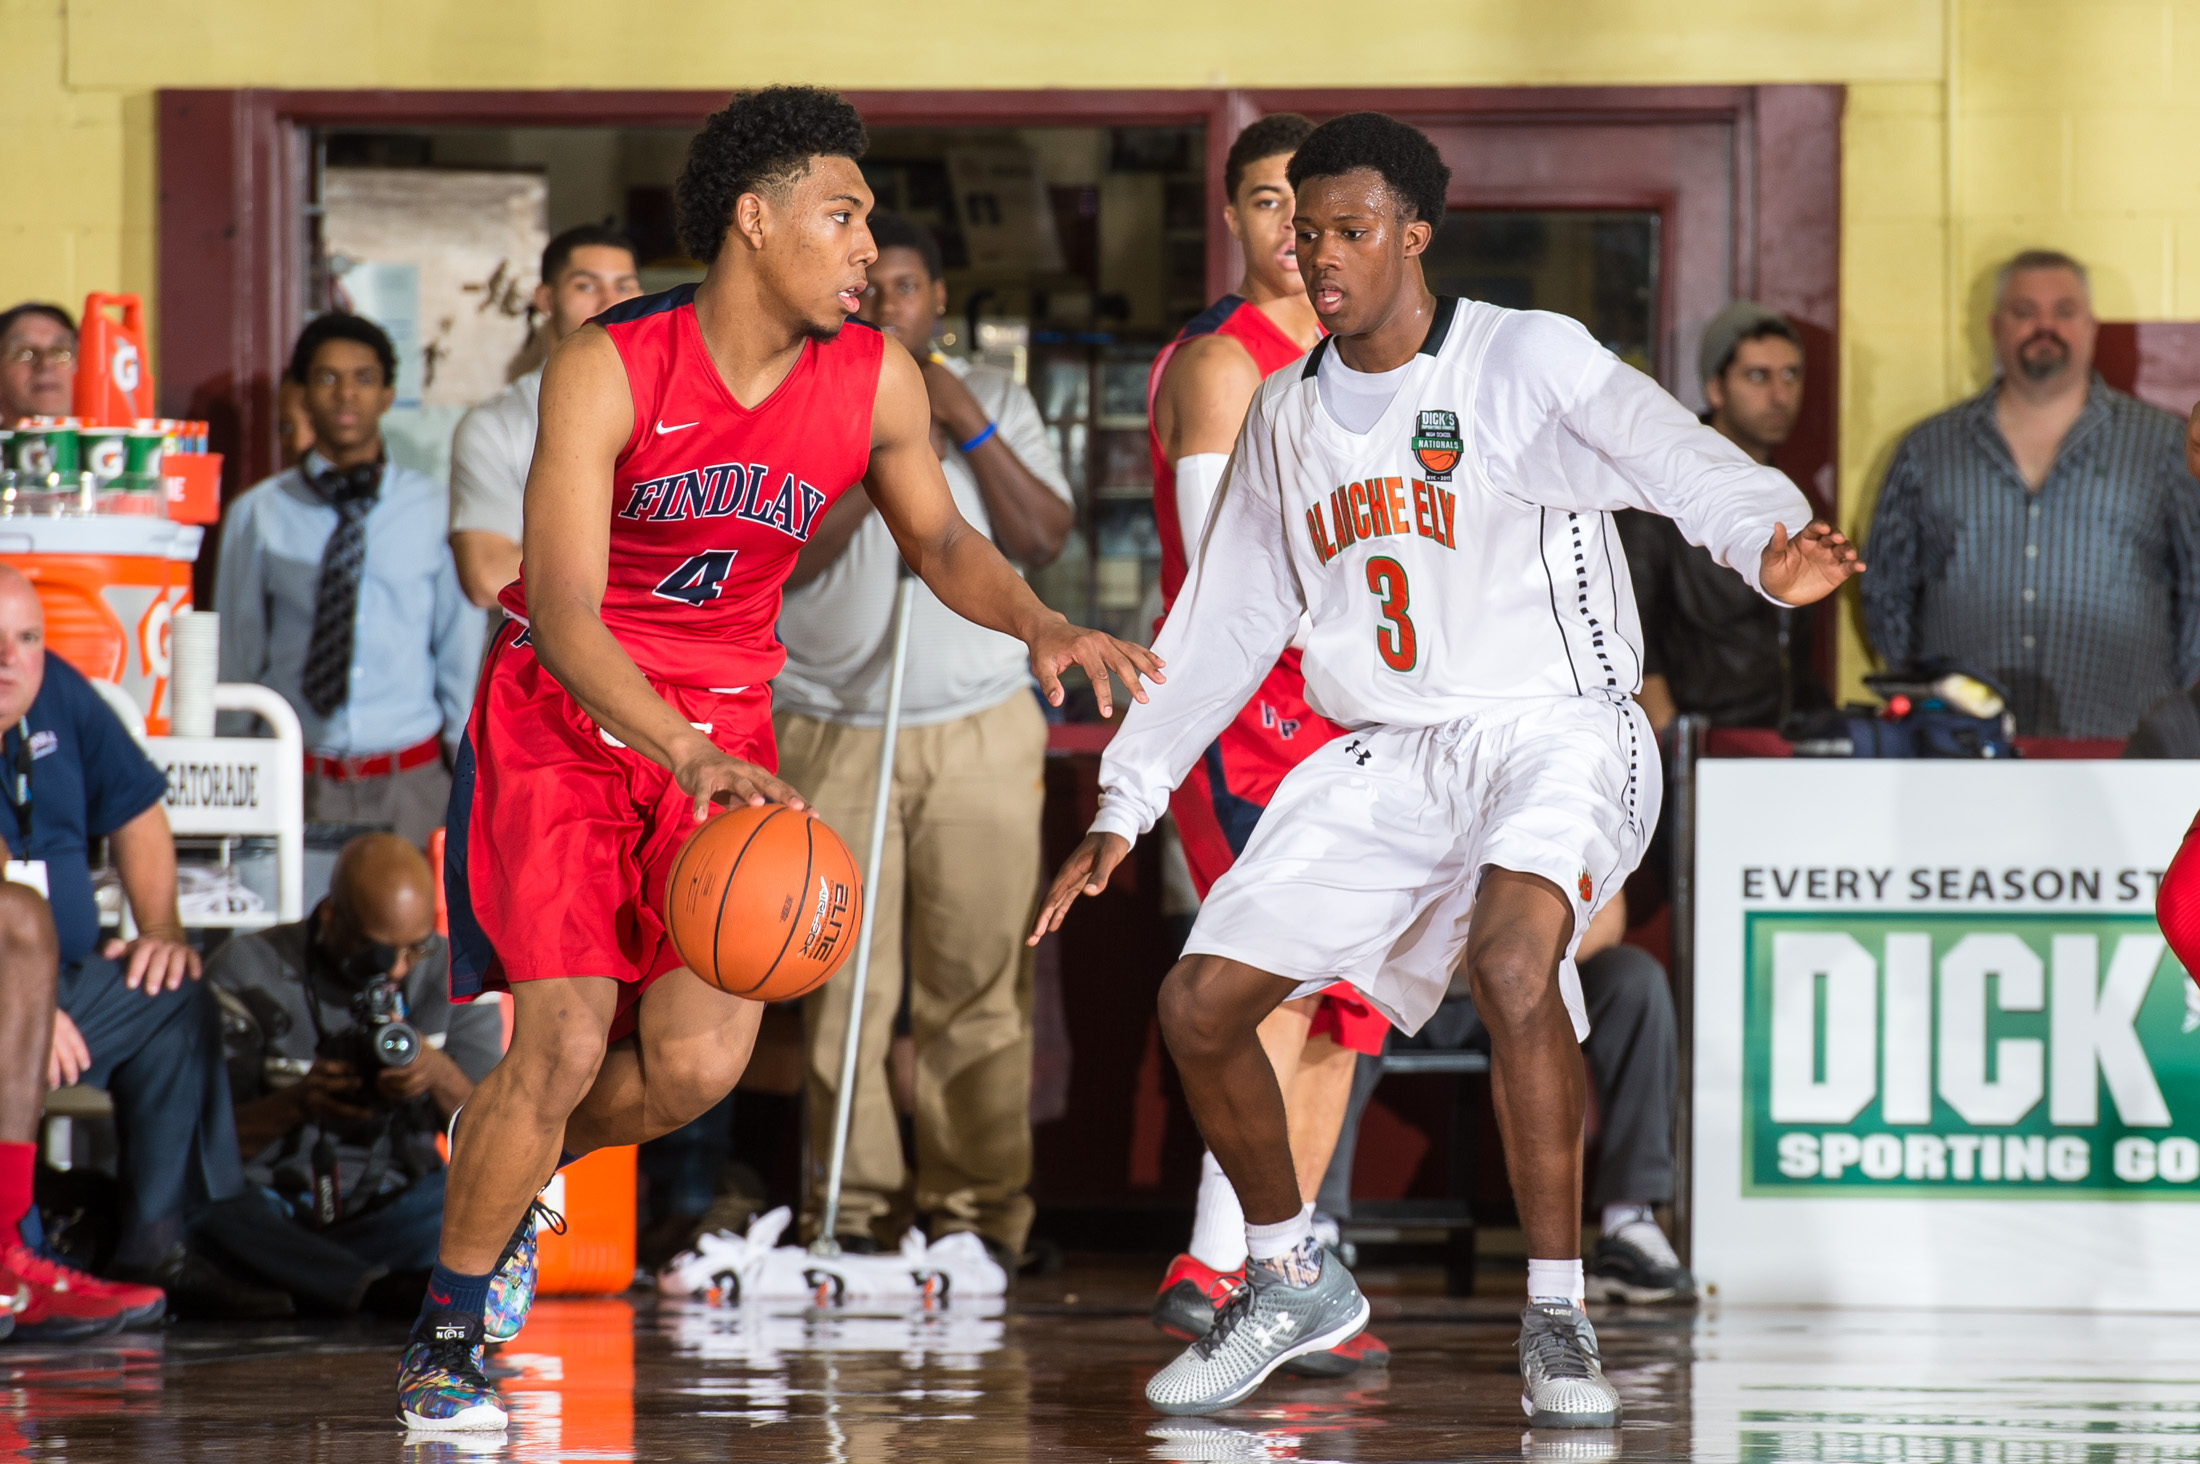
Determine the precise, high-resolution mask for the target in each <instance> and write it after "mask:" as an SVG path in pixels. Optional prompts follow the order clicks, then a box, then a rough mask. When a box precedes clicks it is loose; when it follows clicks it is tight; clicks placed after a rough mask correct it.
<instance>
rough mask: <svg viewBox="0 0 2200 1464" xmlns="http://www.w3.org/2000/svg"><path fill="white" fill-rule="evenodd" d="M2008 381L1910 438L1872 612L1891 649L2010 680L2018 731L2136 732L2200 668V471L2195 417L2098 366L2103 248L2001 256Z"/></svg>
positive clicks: (1884, 519)
mask: <svg viewBox="0 0 2200 1464" xmlns="http://www.w3.org/2000/svg"><path fill="white" fill-rule="evenodd" d="M1991 325H1992V331H1993V340H1994V359H1995V365H1996V372H1995V378H1994V382H1993V384H1992V385H1991V386H1989V387H1987V389H1986V390H1985V391H1983V392H1981V393H1980V394H1979V395H1978V396H1976V397H1973V398H1972V399H1971V400H1970V401H1967V402H1963V403H1961V404H1959V405H1957V406H1955V407H1952V408H1950V409H1949V410H1947V411H1945V412H1943V413H1941V414H1940V415H1939V416H1937V417H1932V418H1929V419H1927V420H1926V421H1925V422H1923V423H1922V424H1920V425H1919V426H1918V427H1916V428H1915V429H1914V430H1912V431H1911V433H1910V434H1909V436H1907V437H1906V438H1904V439H1903V441H1902V444H1901V446H1900V447H1899V448H1897V449H1896V451H1895V455H1894V461H1893V463H1892V464H1891V465H1890V466H1889V467H1888V469H1887V481H1886V484H1885V486H1884V487H1882V488H1881V489H1880V493H1879V507H1878V509H1877V511H1876V512H1875V513H1874V515H1873V518H1872V526H1871V541H1870V545H1869V548H1868V549H1867V550H1866V558H1867V559H1868V560H1869V561H1870V563H1871V573H1870V574H1869V575H1866V576H1865V577H1864V583H1863V595H1864V616H1865V621H1866V624H1867V625H1868V627H1869V629H1870V631H1871V638H1872V642H1873V644H1874V646H1875V647H1876V648H1877V649H1878V651H1879V655H1880V657H1881V659H1882V660H1884V661H1885V662H1886V663H1887V664H1888V665H1889V666H1896V667H1898V666H1902V665H1904V664H1906V663H1909V662H1912V661H1915V660H1918V659H1921V658H1925V657H1950V658H1953V659H1955V660H1957V661H1961V662H1964V663H1966V664H1967V665H1969V666H1971V667H1973V668H1975V669H1977V670H1979V671H1983V672H1985V673H1986V674H1987V675H1989V676H1992V677H1994V678H1996V679H1997V680H1999V681H2000V682H2001V683H2002V685H2003V686H2004V687H2006V688H2007V689H2008V692H2009V699H2010V709H2011V710H2012V711H2013V712H2015V714H2016V719H2017V731H2018V732H2020V733H2024V734H2028V735H2031V736H2035V737H2076V738H2122V737H2126V736H2128V735H2130V733H2131V731H2132V728H2133V727H2134V726H2135V725H2137V723H2138V721H2139V719H2140V718H2141V717H2142V716H2143V715H2145V713H2146V711H2147V709H2148V708H2149V707H2151V706H2153V705H2154V704H2155V703H2156V702H2158V701H2160V700H2161V699H2162V698H2163V697H2164V696H2166V695H2168V694H2169V693H2170V692H2172V691H2176V690H2178V689H2180V688H2182V687H2184V686H2187V685H2189V684H2190V683H2191V682H2192V680H2193V678H2194V677H2195V676H2196V675H2200V484H2195V483H2194V481H2193V479H2192V476H2191V475H2190V474H2189V473H2187V472H2186V471H2185V465H2184V462H2183V460H2182V458H2181V456H2180V449H2181V445H2182V440H2183V432H2182V430H2181V425H2182V424H2180V423H2179V422H2178V421H2177V419H2176V418H2174V417H2172V416H2170V415H2169V414H2168V413H2166V412H2162V411H2157V410H2156V409H2155V408H2153V407H2150V406H2147V405H2146V404H2144V403H2143V402H2139V401H2137V400H2135V399H2133V398H2131V397H2128V396H2126V395H2124V394H2123V393H2122V392H2119V391H2114V390H2112V389H2110V387H2109V386H2108V385H2107V383H2105V382H2103V381H2102V380H2101V378H2100V377H2099V376H2098V375H2097V374H2095V372H2094V371H2093V343H2094V336H2095V333H2096V331H2097V330H2098V322H2097V321H2096V320H2095V319H2094V316H2093V306H2092V302H2091V298H2090V296H2089V294H2088V290H2087V283H2086V274H2085V267H2084V266H2083V265H2081V264H2079V263H2078V261H2076V260H2074V259H2072V258H2070V257H2069V256H2068V255H2065V254H2057V253H2053V252H2051V251H2047V250H2027V251H2026V252H2024V253H2022V254H2019V255H2017V256H2016V257H2015V258H2014V259H2012V260H2011V261H2010V262H2009V263H2008V264H2007V265H2005V266H2004V267H2003V268H2002V271H2001V276H2000V279H1999V281H1998V282H1997V287H1996V289H1995V294H1994V313H1993V316H1992V318H1991Z"/></svg>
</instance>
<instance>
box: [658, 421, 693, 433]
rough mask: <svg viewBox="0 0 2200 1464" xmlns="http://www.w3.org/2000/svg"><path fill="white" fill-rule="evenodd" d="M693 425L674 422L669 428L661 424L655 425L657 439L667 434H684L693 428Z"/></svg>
mask: <svg viewBox="0 0 2200 1464" xmlns="http://www.w3.org/2000/svg"><path fill="white" fill-rule="evenodd" d="M694 425H695V424H694V423H693V422H675V423H673V424H672V425H671V426H670V427H667V426H666V425H665V424H664V423H663V422H659V423H658V424H657V435H658V436H659V437H662V436H664V435H665V434H666V433H667V432H685V431H687V430H688V428H690V427H693V426H694Z"/></svg>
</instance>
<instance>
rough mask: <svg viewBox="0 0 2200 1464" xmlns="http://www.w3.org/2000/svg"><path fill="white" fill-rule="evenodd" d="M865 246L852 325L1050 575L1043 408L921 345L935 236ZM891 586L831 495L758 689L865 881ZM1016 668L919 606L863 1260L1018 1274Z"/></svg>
mask: <svg viewBox="0 0 2200 1464" xmlns="http://www.w3.org/2000/svg"><path fill="white" fill-rule="evenodd" d="M871 236H872V238H873V239H874V240H875V241H876V243H877V246H878V259H877V261H876V262H875V263H873V264H872V265H871V268H870V272H869V273H870V287H869V289H868V290H866V291H865V293H864V298H863V312H862V314H863V318H864V319H865V320H867V321H870V322H871V323H872V324H874V325H877V326H878V327H880V328H881V329H883V330H885V331H886V332H887V333H888V334H889V335H892V336H893V337H894V338H895V339H896V340H898V341H900V342H901V343H902V344H903V345H904V346H906V347H907V348H908V349H909V351H910V353H911V354H912V355H914V356H915V357H916V358H917V360H918V361H919V362H920V363H921V364H922V366H923V370H924V381H925V385H926V387H927V388H928V389H929V391H930V393H931V398H932V423H933V425H932V441H933V446H934V448H935V450H936V451H937V452H938V453H939V457H940V467H941V469H942V471H943V472H944V473H945V474H946V477H947V484H948V487H949V488H950V489H951V490H953V492H954V495H955V506H956V507H957V508H958V509H960V510H961V511H962V516H963V517H964V518H965V519H967V520H969V521H970V523H971V524H972V525H974V526H975V527H976V528H977V529H978V530H979V532H981V533H985V534H989V535H990V536H991V537H992V539H993V542H994V543H995V544H997V545H998V546H999V547H1000V550H1001V552H1002V553H1003V554H1005V555H1007V556H1008V558H1009V559H1010V560H1011V561H1013V562H1015V563H1017V564H1021V565H1024V566H1026V567H1036V566H1038V565H1043V564H1046V563H1047V562H1049V561H1050V560H1052V559H1053V558H1054V556H1055V555H1056V554H1058V553H1060V552H1061V548H1062V541H1063V539H1064V538H1065V537H1066V536H1067V535H1068V533H1069V529H1070V524H1071V521H1072V509H1071V505H1070V493H1069V485H1068V483H1067V482H1066V481H1065V480H1064V479H1063V477H1062V470H1061V465H1060V464H1059V463H1058V462H1057V461H1056V459H1055V456H1054V449H1053V447H1052V445H1051V444H1050V443H1049V442H1048V440H1047V435H1046V427H1045V424H1044V423H1043V422H1042V421H1041V420H1040V417H1039V409H1038V405H1037V404H1036V403H1035V402H1033V401H1032V399H1031V394H1030V393H1029V392H1028V391H1026V390H1025V389H1024V388H1023V387H1021V386H1019V385H1017V384H1016V381H1015V379H1014V378H1013V377H1011V376H1010V375H1009V374H1008V373H1007V372H1005V371H1001V370H999V369H997V368H994V367H990V366H982V365H980V366H971V365H965V364H964V363H962V362H960V361H956V360H953V359H952V358H948V357H943V356H940V355H939V354H937V353H936V352H934V351H933V350H932V345H931V340H932V330H933V326H934V324H935V323H936V322H937V321H938V319H939V317H940V316H942V315H944V314H945V313H946V310H947V283H946V281H945V280H944V279H943V278H942V277H941V270H940V253H939V245H938V244H937V243H936V242H935V241H934V240H933V238H932V235H931V234H930V233H929V232H928V231H927V230H925V229H924V228H922V227H921V226H919V225H917V224H914V223H912V222H910V221H909V220H907V219H901V218H896V217H893V216H879V215H874V216H873V217H872V219H871ZM900 564H901V555H900V552H899V551H898V550H897V549H895V547H894V541H893V537H892V536H891V535H890V534H889V533H888V532H887V530H886V525H885V524H884V523H883V522H882V521H881V520H880V519H879V517H878V516H877V515H876V514H875V513H873V512H872V511H871V503H870V500H869V499H868V498H867V497H866V496H865V495H863V494H861V493H850V494H847V495H845V496H843V497H842V498H841V500H840V501H839V502H838V503H836V504H834V505H833V507H832V508H830V509H828V510H827V511H826V513H825V516H824V518H823V519H822V520H821V521H820V523H819V525H818V528H817V530H816V532H815V533H813V534H812V536H811V538H810V542H809V545H808V546H807V547H806V548H805V549H804V550H803V552H802V557H801V558H800V559H799V560H798V561H797V562H796V565H795V571H794V574H793V576H792V577H791V578H790V579H789V580H788V581H787V583H788V587H789V593H788V595H787V598H786V604H785V607H784V608H783V610H782V611H781V614H780V620H779V634H780V638H781V639H782V640H784V641H785V642H786V645H787V668H786V670H785V671H784V672H782V673H781V674H780V676H779V679H778V680H777V681H776V682H775V683H774V684H773V695H774V698H775V701H776V704H777V710H776V711H775V713H774V715H773V718H772V725H773V730H774V732H775V734H776V735H777V738H778V741H779V776H780V777H781V778H783V779H785V780H786V781H787V782H789V783H791V784H793V785H794V786H795V787H796V788H798V789H800V790H801V791H802V793H803V795H804V796H805V797H807V798H809V799H810V801H811V803H812V805H813V806H814V807H815V808H816V809H817V810H818V812H819V813H820V814H821V815H822V816H823V817H824V819H825V821H826V822H827V823H829V824H831V825H832V826H833V828H834V830H835V831H836V832H838V833H839V834H840V836H841V837H842V838H843V839H845V840H847V842H848V847H849V848H850V849H852V850H854V851H855V854H856V857H857V858H858V859H862V858H864V857H865V855H866V852H867V846H868V845H869V843H870V837H871V809H872V797H873V790H874V787H875V785H876V783H877V780H878V758H879V737H880V735H881V733H880V726H881V724H882V722H883V721H884V719H885V709H886V681H887V676H888V673H889V670H890V667H891V663H892V659H893V646H892V639H891V636H890V634H889V631H890V628H891V624H892V619H893V605H894V594H895V582H896V579H897V577H898V570H899V566H900ZM1026 662H1027V657H1026V656H1025V654H1024V650H1023V648H1022V647H1021V646H1020V645H1018V644H1017V643H1016V642H1015V641H1013V640H1011V639H1010V638H1008V637H1007V636H1004V635H999V634H997V633H995V632H993V631H990V630H984V629H981V628H979V627H978V626H975V625H972V624H970V623H969V622H968V621H966V620H963V619H962V618H961V617H959V616H957V615H956V614H954V612H952V611H950V610H948V609H947V608H946V607H945V606H943V605H942V604H940V602H939V600H938V599H937V598H936V597H934V596H933V594H932V592H931V591H930V590H927V589H926V588H925V587H924V586H923V585H921V584H920V585H918V586H917V588H916V602H915V606H914V610H913V619H912V621H911V624H910V631H909V667H908V672H907V681H906V684H905V687H904V690H903V693H902V724H903V725H902V731H901V737H900V740H899V742H898V744H897V747H896V752H895V762H894V779H893V786H892V788H891V789H889V790H888V798H889V800H890V801H889V806H888V808H889V811H888V815H887V824H886V853H885V860H884V863H883V864H882V865H881V874H880V886H879V890H878V891H877V893H876V896H875V897H876V899H877V901H878V905H877V909H878V919H877V922H876V926H875V934H874V935H873V938H872V945H871V977H870V986H869V990H868V992H867V994H866V997H865V1008H864V1012H863V1015H862V1019H861V1020H862V1038H861V1045H860V1047H859V1057H858V1066H857V1070H856V1071H857V1079H856V1093H855V1108H854V1119H853V1126H852V1129H851V1131H850V1133H849V1137H848V1162H847V1170H846V1183H845V1188H844V1190H843V1192H842V1199H841V1209H840V1220H839V1225H838V1228H839V1230H840V1231H841V1236H840V1238H841V1241H842V1243H843V1244H847V1245H853V1246H856V1247H861V1248H869V1247H870V1246H871V1245H872V1244H873V1243H874V1241H877V1240H888V1239H890V1238H891V1237H890V1236H889V1235H888V1234H887V1231H888V1229H889V1228H890V1227H891V1226H893V1225H894V1224H896V1223H898V1222H899V1221H901V1220H903V1219H906V1218H908V1217H909V1211H910V1210H912V1209H913V1211H914V1213H915V1216H916V1217H918V1218H922V1219H924V1220H926V1221H927V1222H928V1223H929V1225H930V1228H931V1232H932V1234H933V1236H934V1237H935V1238H937V1237H938V1236H941V1235H946V1234H951V1233H954V1232H956V1231H976V1232H977V1233H978V1235H979V1237H980V1238H981V1239H982V1240H983V1241H984V1242H985V1243H986V1246H987V1248H988V1249H989V1250H991V1251H993V1252H994V1254H995V1256H996V1258H997V1259H999V1260H1001V1261H1002V1262H1003V1264H1004V1265H1006V1266H1007V1267H1008V1269H1009V1270H1010V1271H1012V1272H1013V1271H1014V1270H1015V1266H1016V1260H1017V1258H1018V1257H1019V1256H1020V1255H1021V1253H1022V1251H1023V1246H1024V1241H1025V1239H1026V1237H1027V1234H1028V1232H1029V1230H1030V1228H1031V1216H1032V1205H1031V1200H1030V1198H1029V1197H1028V1196H1027V1195H1026V1194H1025V1193H1024V1191H1025V1187H1026V1185H1027V1184H1028V1183H1029V1182H1030V1177H1031V1119H1030V1096H1031V991H1030V966H1029V964H1028V962H1027V961H1026V959H1025V948H1024V943H1023V936H1024V931H1025V930H1026V928H1028V927H1029V925H1030V923H1031V913H1032V908H1033V903H1034V902H1035V901H1036V900H1037V898H1038V893H1039V813H1040V807H1041V804H1042V802H1043V801H1044V797H1045V793H1044V789H1043V787H1042V786H1041V772H1042V768H1043V766H1044V759H1045V754H1046V723H1045V718H1044V717H1043V715H1042V714H1041V712H1040V710H1039V703H1038V700H1037V699H1036V698H1035V697H1034V696H1033V695H1032V693H1031V687H1030V673H1029V671H1028V669H1027V665H1026ZM905 896H906V899H905ZM905 927H906V930H907V939H906V945H907V949H908V951H909V970H908V986H909V1017H910V1026H911V1029H912V1036H913V1037H914V1040H915V1045H916V1115H915V1118H916V1141H917V1165H916V1175H915V1179H914V1190H913V1193H912V1192H910V1177H909V1176H908V1174H907V1173H906V1170H905V1168H904V1165H903V1162H902V1151H901V1136H900V1132H899V1128H898V1125H897V1123H896V1120H895V1114H894V1106H893V1101H892V1099H891V1097H890V1096H889V1092H888V1083H887V1063H886V1054H887V1048H888V1045H889V1043H890V1041H891V1038H892V1032H893V1024H894V1013H895V1011H896V1009H897V1008H898V1007H899V1006H900V1004H901V993H902V983H903V963H902V951H903V948H904V934H903V932H904V928H905ZM849 1005H850V1002H849V978H848V974H847V972H846V971H843V973H842V974H841V975H840V976H839V977H837V978H836V979H834V980H833V981H831V982H829V983H827V984H826V986H825V988H824V989H823V990H822V991H820V992H818V993H816V994H815V995H813V996H811V997H810V998H809V999H808V1002H807V1004H806V1005H805V1007H804V1026H805V1028H806V1029H807V1034H808V1042H809V1113H810V1136H811V1144H810V1151H811V1153H812V1155H813V1156H814V1157H815V1158H816V1160H817V1163H816V1164H815V1166H813V1168H814V1171H815V1172H814V1173H813V1176H812V1178H813V1181H814V1182H813V1185H812V1191H813V1193H812V1204H813V1211H812V1214H811V1215H810V1216H809V1224H810V1225H812V1226H814V1225H815V1224H816V1223H817V1215H816V1213H815V1209H814V1207H815V1205H816V1204H817V1203H818V1200H819V1192H821V1190H822V1185H823V1178H824V1174H823V1170H824V1160H825V1156H826V1155H827V1154H829V1153H830V1152H831V1146H832V1120H833V1103H834V1095H835V1093H836V1092H837V1090H838V1087H839V1082H840V1053H841V1046H842V1042H843V1040H844V1034H845V1033H846V1032H847V1023H848V1019H849Z"/></svg>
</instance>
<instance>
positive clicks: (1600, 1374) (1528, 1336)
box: [1520, 1301, 1619, 1428]
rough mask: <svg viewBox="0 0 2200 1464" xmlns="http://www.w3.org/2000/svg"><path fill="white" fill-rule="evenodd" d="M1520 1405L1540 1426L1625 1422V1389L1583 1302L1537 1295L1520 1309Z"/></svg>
mask: <svg viewBox="0 0 2200 1464" xmlns="http://www.w3.org/2000/svg"><path fill="white" fill-rule="evenodd" d="M1520 1407H1521V1408H1522V1410H1523V1411H1525V1412H1526V1413H1527V1415H1528V1423H1529V1424H1530V1425H1531V1426H1532V1427H1535V1428H1618V1427H1619V1394H1618V1393H1617V1392H1615V1391H1614V1390H1613V1388H1612V1385H1611V1384H1610V1383H1607V1382H1606V1381H1604V1367H1603V1365H1602V1363H1601V1361H1600V1360H1599V1359H1598V1357H1597V1333H1596V1328H1594V1327H1592V1326H1590V1325H1589V1316H1588V1313H1586V1312H1584V1311H1583V1310H1582V1309H1581V1308H1580V1307H1578V1306H1557V1305H1554V1304H1552V1303H1549V1302H1539V1301H1531V1302H1529V1303H1528V1305H1527V1308H1526V1309H1525V1310H1524V1311H1522V1312H1521V1313H1520Z"/></svg>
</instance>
